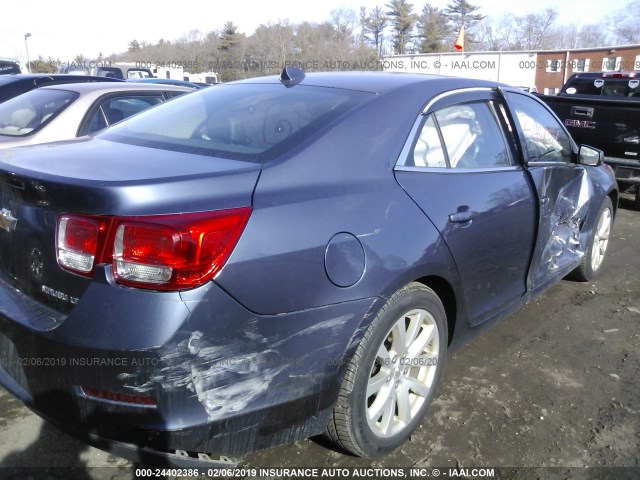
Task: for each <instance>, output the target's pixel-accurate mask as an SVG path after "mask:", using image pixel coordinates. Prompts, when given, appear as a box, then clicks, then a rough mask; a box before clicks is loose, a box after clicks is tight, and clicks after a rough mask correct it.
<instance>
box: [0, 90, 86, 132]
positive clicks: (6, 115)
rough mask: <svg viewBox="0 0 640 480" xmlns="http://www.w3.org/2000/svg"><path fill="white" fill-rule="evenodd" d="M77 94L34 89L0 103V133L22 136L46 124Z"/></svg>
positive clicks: (76, 96)
mask: <svg viewBox="0 0 640 480" xmlns="http://www.w3.org/2000/svg"><path fill="white" fill-rule="evenodd" d="M76 98H78V94H77V93H75V92H69V91H67V90H52V89H35V90H31V91H30V92H27V93H25V94H23V95H19V96H17V97H14V98H12V99H10V100H7V101H6V102H4V103H2V104H0V135H8V136H11V137H24V136H26V135H29V134H31V133H34V132H35V131H36V130H39V129H40V128H42V127H44V126H45V125H47V124H48V123H49V122H50V121H51V120H52V119H53V118H55V116H56V115H58V114H59V113H60V112H62V111H63V110H64V109H65V108H67V107H68V106H69V105H70V104H71V103H72V102H73V101H74V100H75V99H76Z"/></svg>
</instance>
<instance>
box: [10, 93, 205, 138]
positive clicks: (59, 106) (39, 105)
mask: <svg viewBox="0 0 640 480" xmlns="http://www.w3.org/2000/svg"><path fill="white" fill-rule="evenodd" d="M192 91H193V89H192V88H188V87H178V86H173V85H155V84H154V85H151V84H149V85H146V84H137V83H114V82H104V83H102V82H99V83H77V84H65V85H56V86H51V87H42V88H38V89H35V90H31V91H29V92H26V93H24V94H22V95H19V96H17V97H15V98H12V99H11V100H8V101H6V102H4V103H2V104H0V149H3V148H9V147H18V146H23V145H34V144H38V143H46V142H53V141H58V140H69V139H72V138H75V137H81V136H84V135H89V134H93V133H95V132H98V131H99V130H102V129H104V128H106V127H108V126H110V125H113V124H114V123H117V122H119V121H120V120H123V119H125V118H127V117H130V116H131V115H134V114H136V113H138V112H141V111H142V110H146V109H147V108H149V107H152V106H154V105H157V104H159V103H162V102H164V101H166V100H169V99H171V98H173V97H176V96H178V95H182V94H184V93H187V92H192Z"/></svg>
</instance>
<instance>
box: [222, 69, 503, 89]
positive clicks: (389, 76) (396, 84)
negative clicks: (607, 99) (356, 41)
mask: <svg viewBox="0 0 640 480" xmlns="http://www.w3.org/2000/svg"><path fill="white" fill-rule="evenodd" d="M239 83H262V84H264V83H276V84H277V83H281V82H280V77H277V76H269V77H256V78H250V79H246V80H239V81H237V82H229V83H227V85H231V84H239ZM295 84H296V85H298V84H299V85H308V86H319V87H329V88H343V89H347V90H359V91H364V92H369V93H378V94H383V93H386V92H390V91H393V90H396V89H398V88H403V87H408V86H412V85H419V84H424V85H425V86H431V87H433V88H434V89H435V90H439V89H442V90H446V89H448V88H451V86H452V85H453V84H455V88H464V87H467V86H469V87H490V88H491V87H492V88H495V87H496V86H497V85H499V84H498V83H497V82H490V81H485V80H477V79H468V78H458V77H445V76H442V75H431V74H423V73H406V72H371V71H366V72H318V73H315V72H313V73H307V74H305V77H304V78H303V79H302V80H300V81H299V82H297V83H295ZM294 86H295V85H294ZM447 86H448V88H447Z"/></svg>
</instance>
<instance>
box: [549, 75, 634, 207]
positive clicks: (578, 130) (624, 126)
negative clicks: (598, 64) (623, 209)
mask: <svg viewBox="0 0 640 480" xmlns="http://www.w3.org/2000/svg"><path fill="white" fill-rule="evenodd" d="M538 97H540V99H542V100H543V101H544V102H546V103H547V104H548V105H549V107H551V109H552V110H553V111H554V112H555V113H556V115H557V116H558V117H559V118H560V120H561V121H562V122H563V123H564V125H565V126H566V127H567V129H568V130H569V132H570V133H571V135H572V136H573V139H574V140H575V141H576V143H578V144H587V145H591V146H593V147H596V148H599V149H600V150H602V151H604V154H605V159H604V161H605V162H606V163H608V164H609V165H611V166H612V167H613V169H614V171H615V175H616V179H617V180H618V183H619V184H620V186H621V190H623V189H625V188H630V187H632V186H635V206H636V208H638V209H640V72H598V73H575V74H573V75H572V76H571V77H570V78H569V80H568V81H567V83H566V84H565V85H564V86H563V87H562V90H561V91H560V93H558V94H557V95H553V96H551V95H538Z"/></svg>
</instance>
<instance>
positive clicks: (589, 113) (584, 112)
mask: <svg viewBox="0 0 640 480" xmlns="http://www.w3.org/2000/svg"><path fill="white" fill-rule="evenodd" d="M571 115H572V116H574V117H587V118H592V117H593V107H580V106H575V107H571Z"/></svg>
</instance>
